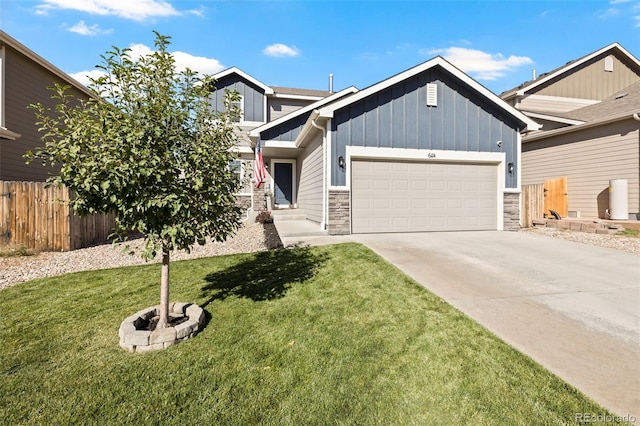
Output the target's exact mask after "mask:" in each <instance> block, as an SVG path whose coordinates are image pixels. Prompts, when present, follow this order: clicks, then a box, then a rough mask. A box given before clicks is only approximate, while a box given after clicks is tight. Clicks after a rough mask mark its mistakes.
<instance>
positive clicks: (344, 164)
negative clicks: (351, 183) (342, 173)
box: [338, 155, 347, 170]
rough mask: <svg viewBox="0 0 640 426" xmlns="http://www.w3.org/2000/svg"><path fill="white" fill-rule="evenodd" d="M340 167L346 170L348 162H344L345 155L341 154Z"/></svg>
mask: <svg viewBox="0 0 640 426" xmlns="http://www.w3.org/2000/svg"><path fill="white" fill-rule="evenodd" d="M338 167H339V168H340V170H344V169H345V168H346V167H347V164H346V163H345V162H344V157H343V156H342V155H341V156H340V157H338Z"/></svg>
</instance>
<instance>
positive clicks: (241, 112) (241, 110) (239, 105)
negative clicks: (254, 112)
mask: <svg viewBox="0 0 640 426" xmlns="http://www.w3.org/2000/svg"><path fill="white" fill-rule="evenodd" d="M231 107H233V108H237V109H238V115H237V116H236V117H234V118H233V122H234V123H242V122H243V121H244V97H243V96H240V99H238V100H237V101H233V102H231Z"/></svg>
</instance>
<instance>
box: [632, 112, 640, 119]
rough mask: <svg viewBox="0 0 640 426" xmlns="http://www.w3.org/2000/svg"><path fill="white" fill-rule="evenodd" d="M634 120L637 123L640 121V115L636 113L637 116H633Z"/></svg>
mask: <svg viewBox="0 0 640 426" xmlns="http://www.w3.org/2000/svg"><path fill="white" fill-rule="evenodd" d="M633 119H634V120H636V121H640V115H639V114H638V113H637V112H636V113H635V114H633Z"/></svg>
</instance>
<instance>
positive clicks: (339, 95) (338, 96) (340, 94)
mask: <svg viewBox="0 0 640 426" xmlns="http://www.w3.org/2000/svg"><path fill="white" fill-rule="evenodd" d="M357 91H358V89H357V88H355V87H354V86H349V87H347V88H346V89H343V90H341V91H339V92H336V93H333V94H332V95H330V96H327V97H326V98H323V99H320V100H319V101H316V102H314V103H312V104H309V105H307V106H305V107H302V108H300V109H297V110H295V111H293V112H290V113H289V114H286V115H283V116H282V117H279V118H277V119H276V120H273V121H270V122H268V123H266V124H263V125H262V126H259V127H256V128H255V129H252V130H251V131H250V132H249V137H250V138H251V139H256V138H258V137H259V136H260V133H262V132H264V131H265V130H268V129H271V128H272V127H275V126H277V125H279V124H282V123H286V122H287V121H289V120H291V119H294V118H296V117H299V116H301V115H302V114H305V113H307V112H309V111H313V110H314V109H317V108H321V107H323V106H324V105H327V104H329V103H331V102H334V101H337V100H339V99H341V98H343V97H345V96H349V95H350V94H352V93H356V92H357Z"/></svg>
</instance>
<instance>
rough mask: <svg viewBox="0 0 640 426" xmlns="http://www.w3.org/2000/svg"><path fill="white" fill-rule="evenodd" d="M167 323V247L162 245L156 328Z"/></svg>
mask: <svg viewBox="0 0 640 426" xmlns="http://www.w3.org/2000/svg"><path fill="white" fill-rule="evenodd" d="M168 325H169V249H167V248H166V247H165V246H164V245H163V246H162V274H161V276H160V319H159V321H158V325H157V328H166V327H168Z"/></svg>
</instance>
